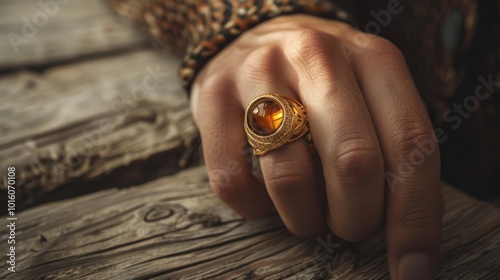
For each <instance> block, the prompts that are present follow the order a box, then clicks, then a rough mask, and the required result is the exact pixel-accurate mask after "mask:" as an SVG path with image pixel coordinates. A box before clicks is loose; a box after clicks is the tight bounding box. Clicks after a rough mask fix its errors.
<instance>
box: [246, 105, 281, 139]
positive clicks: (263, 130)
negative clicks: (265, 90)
mask: <svg viewBox="0 0 500 280" xmlns="http://www.w3.org/2000/svg"><path fill="white" fill-rule="evenodd" d="M282 122H283V109H281V107H280V106H279V105H278V104H276V102H274V101H272V100H264V101H261V102H259V103H257V104H255V105H254V107H253V108H252V113H251V115H250V126H251V128H252V129H253V130H254V131H255V133H257V134H258V135H261V136H269V135H271V134H273V133H275V132H276V131H277V130H278V129H279V128H280V126H281V123H282Z"/></svg>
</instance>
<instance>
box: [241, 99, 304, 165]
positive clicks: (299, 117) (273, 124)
mask: <svg viewBox="0 0 500 280" xmlns="http://www.w3.org/2000/svg"><path fill="white" fill-rule="evenodd" d="M244 125H245V132H246V134H247V138H248V142H249V144H250V146H252V148H253V152H254V154H255V155H256V156H262V155H265V154H266V153H268V152H270V151H272V150H275V149H278V148H280V147H282V146H284V145H285V144H287V143H290V142H293V141H295V140H297V139H299V138H300V137H302V136H304V135H306V134H308V140H309V141H311V140H312V139H311V138H310V134H309V133H308V132H309V124H308V119H307V113H306V109H305V108H304V106H302V104H300V103H299V102H298V101H296V100H294V99H292V98H290V97H287V96H284V95H281V94H277V93H267V94H263V95H260V96H258V97H257V98H255V99H254V100H253V101H252V102H250V104H249V105H248V107H247V109H246V111H245V124H244Z"/></svg>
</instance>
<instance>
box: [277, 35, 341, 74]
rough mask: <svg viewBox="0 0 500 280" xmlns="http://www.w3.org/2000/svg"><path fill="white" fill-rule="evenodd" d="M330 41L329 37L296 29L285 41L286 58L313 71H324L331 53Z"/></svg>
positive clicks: (331, 38)
mask: <svg viewBox="0 0 500 280" xmlns="http://www.w3.org/2000/svg"><path fill="white" fill-rule="evenodd" d="M331 40H334V39H333V37H330V36H329V35H327V34H325V33H322V32H319V31H316V30H313V29H309V28H298V29H296V30H294V31H290V32H289V34H288V40H286V44H287V46H290V47H286V50H287V56H288V57H289V59H290V61H292V62H293V63H298V64H299V65H301V66H307V67H308V68H311V69H313V70H325V69H327V68H325V66H326V65H328V61H329V59H328V56H329V55H330V53H331Z"/></svg>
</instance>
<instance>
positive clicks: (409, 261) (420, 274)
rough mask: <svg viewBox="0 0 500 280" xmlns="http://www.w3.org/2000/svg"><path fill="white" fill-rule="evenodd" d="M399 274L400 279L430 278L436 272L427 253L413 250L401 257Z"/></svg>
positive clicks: (418, 279) (426, 279) (421, 279)
mask: <svg viewBox="0 0 500 280" xmlns="http://www.w3.org/2000/svg"><path fill="white" fill-rule="evenodd" d="M398 274H399V275H398V280H428V279H433V274H434V273H433V270H432V266H431V260H430V258H429V257H428V256H427V254H424V253H420V252H413V253H408V254H406V255H404V256H403V257H402V258H401V259H399V267H398Z"/></svg>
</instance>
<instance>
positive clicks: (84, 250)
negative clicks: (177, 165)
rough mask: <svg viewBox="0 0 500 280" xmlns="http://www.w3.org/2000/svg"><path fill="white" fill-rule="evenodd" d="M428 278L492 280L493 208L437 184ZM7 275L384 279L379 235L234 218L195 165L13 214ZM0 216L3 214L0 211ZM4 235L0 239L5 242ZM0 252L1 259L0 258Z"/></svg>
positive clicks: (498, 249)
mask: <svg viewBox="0 0 500 280" xmlns="http://www.w3.org/2000/svg"><path fill="white" fill-rule="evenodd" d="M442 190H443V194H444V199H445V205H446V210H445V215H444V228H443V244H442V247H441V260H440V263H439V268H438V271H437V275H436V276H437V278H438V279H498V278H497V277H498V275H500V268H499V266H498V263H499V262H500V246H498V244H500V211H499V210H498V209H496V208H495V207H493V206H491V205H489V204H487V203H483V202H479V201H477V200H474V199H472V198H470V197H469V196H467V195H465V194H463V193H461V192H459V191H457V190H455V189H452V188H451V187H448V186H445V185H443V189H442ZM17 218H18V220H17V222H16V223H17V225H18V226H17V227H16V230H17V232H16V234H17V235H16V250H17V251H16V256H17V262H16V269H17V273H16V274H10V273H9V272H8V271H7V269H6V262H5V261H2V262H1V264H0V278H2V279H32V278H43V279H68V278H70V279H145V278H153V279H179V278H182V279H212V278H216V277H220V278H222V277H223V278H225V279H277V278H281V277H284V278H290V279H313V278H314V279H386V278H388V272H387V264H386V255H385V243H384V239H383V235H382V234H381V235H380V236H378V237H376V238H374V239H372V240H370V241H368V242H364V243H361V244H357V245H352V244H347V243H344V242H341V241H339V240H337V239H335V238H334V237H332V236H323V237H318V238H316V239H311V240H302V239H299V238H296V237H294V236H292V235H291V234H289V233H288V232H287V230H286V229H285V228H284V227H283V225H282V223H281V221H280V219H279V218H278V217H277V216H271V217H269V218H266V219H264V220H260V221H252V222H248V221H244V220H242V219H241V218H240V217H238V216H237V215H235V214H234V213H233V212H231V211H230V210H229V209H228V208H227V207H226V206H225V205H223V204H222V203H221V202H219V201H218V200H217V199H216V198H215V197H214V196H213V195H212V193H211V191H210V188H209V185H208V183H207V175H206V172H205V169H204V167H197V168H193V169H189V170H187V171H183V172H181V173H178V174H177V175H174V176H170V177H164V178H161V179H159V180H156V181H152V182H148V183H146V184H144V185H140V186H137V187H133V188H129V189H120V190H119V189H112V190H106V191H101V192H97V193H93V194H90V195H86V196H82V197H79V198H75V199H71V200H66V201H60V202H55V203H50V204H46V205H42V206H39V207H35V208H31V209H29V210H26V211H24V212H22V213H20V214H18V215H17ZM2 220H4V221H5V220H6V217H2ZM6 242H7V240H6V235H5V234H3V235H2V236H1V238H0V243H1V244H7V243H6ZM4 258H5V257H4Z"/></svg>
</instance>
